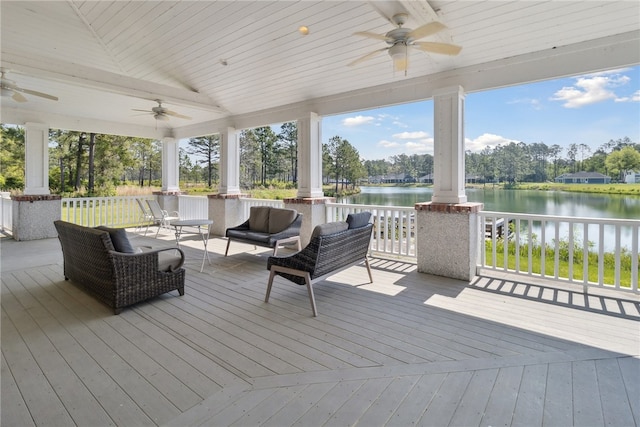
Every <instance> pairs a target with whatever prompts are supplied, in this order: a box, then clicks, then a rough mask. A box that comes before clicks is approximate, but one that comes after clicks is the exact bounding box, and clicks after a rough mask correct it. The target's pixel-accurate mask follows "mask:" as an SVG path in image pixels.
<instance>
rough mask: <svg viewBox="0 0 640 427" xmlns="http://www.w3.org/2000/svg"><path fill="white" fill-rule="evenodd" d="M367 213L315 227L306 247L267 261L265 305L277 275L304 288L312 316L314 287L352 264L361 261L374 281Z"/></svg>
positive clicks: (315, 314)
mask: <svg viewBox="0 0 640 427" xmlns="http://www.w3.org/2000/svg"><path fill="white" fill-rule="evenodd" d="M370 217H371V213H370V212H361V213H358V214H351V215H349V216H348V217H347V221H346V222H330V223H327V224H321V225H318V226H316V227H315V228H314V230H313V233H312V235H311V240H310V242H309V244H308V245H307V246H306V247H305V248H304V249H302V251H300V252H297V253H295V254H293V255H289V256H285V257H276V256H271V257H269V259H268V260H267V269H268V270H270V271H271V272H270V273H269V283H268V285H267V294H266V296H265V299H264V300H265V302H269V294H270V293H271V287H272V285H273V279H274V277H275V276H276V275H278V276H282V277H284V278H285V279H288V280H290V281H292V282H294V283H296V284H298V285H306V286H307V291H308V293H309V299H310V300H311V309H312V310H313V315H314V316H317V315H318V310H317V309H316V301H315V297H314V295H313V284H314V283H316V282H319V281H321V280H324V279H325V278H327V277H328V276H330V275H332V274H335V273H337V272H339V271H340V270H343V269H345V268H348V267H351V266H352V265H355V264H359V263H361V262H363V261H364V263H365V265H366V266H367V272H368V274H369V281H370V283H372V282H373V277H372V276H371V268H370V267H369V260H368V259H367V252H368V251H369V243H370V241H371V233H372V230H373V224H370V223H369V219H370Z"/></svg>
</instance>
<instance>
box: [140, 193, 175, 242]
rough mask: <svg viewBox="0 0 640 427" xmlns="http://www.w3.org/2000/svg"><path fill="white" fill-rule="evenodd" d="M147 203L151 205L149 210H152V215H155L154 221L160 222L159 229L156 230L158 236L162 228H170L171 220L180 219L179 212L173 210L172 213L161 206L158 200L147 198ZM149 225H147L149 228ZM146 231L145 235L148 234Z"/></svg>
mask: <svg viewBox="0 0 640 427" xmlns="http://www.w3.org/2000/svg"><path fill="white" fill-rule="evenodd" d="M147 205H149V210H150V211H151V215H152V216H153V222H154V223H156V224H158V231H157V232H156V237H158V234H159V233H160V229H161V228H166V229H167V230H170V228H169V227H170V226H171V221H177V220H179V219H180V213H179V212H176V211H174V212H171V215H170V214H169V212H167V211H166V210H164V209H162V208H161V207H160V204H159V203H158V202H157V201H156V200H147ZM148 229H149V226H147V230H148ZM146 234H147V233H146V231H145V235H146Z"/></svg>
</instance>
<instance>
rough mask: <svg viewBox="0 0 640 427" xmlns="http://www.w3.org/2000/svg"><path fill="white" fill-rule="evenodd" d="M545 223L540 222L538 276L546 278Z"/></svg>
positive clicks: (543, 221)
mask: <svg viewBox="0 0 640 427" xmlns="http://www.w3.org/2000/svg"><path fill="white" fill-rule="evenodd" d="M546 236H547V221H545V220H544V219H543V220H542V221H540V275H541V276H542V277H546V276H547V237H546Z"/></svg>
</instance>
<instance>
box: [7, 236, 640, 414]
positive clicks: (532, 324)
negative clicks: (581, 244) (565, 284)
mask: <svg viewBox="0 0 640 427" xmlns="http://www.w3.org/2000/svg"><path fill="white" fill-rule="evenodd" d="M0 240H1V242H0V244H1V250H2V266H1V267H2V276H1V277H2V300H1V303H2V304H1V305H2V342H1V346H2V377H1V378H2V382H1V383H2V384H1V385H2V389H1V396H2V407H1V410H2V411H1V412H2V414H1V424H2V426H29V425H39V426H69V425H78V426H108V425H119V426H133V425H142V426H155V425H160V426H164V425H167V426H191V425H207V426H227V425H234V426H257V425H261V426H293V425H297V426H323V425H327V426H344V425H347V426H348V425H360V426H378V425H388V426H407V425H414V424H416V425H434V426H449V425H450V426H500V425H507V426H508V425H513V426H516V425H525V426H542V425H544V426H569V425H576V426H592V425H593V426H600V425H614V426H633V425H639V424H640V359H639V357H638V356H639V355H640V298H638V296H636V295H628V294H611V295H604V294H601V295H589V296H585V295H583V294H582V293H580V289H575V288H572V290H567V289H560V288H556V287H554V286H550V285H544V284H540V283H538V284H532V283H528V284H524V283H521V282H514V281H511V280H509V279H506V278H500V279H491V278H487V277H480V278H478V279H477V280H475V281H474V282H473V283H471V284H469V283H462V282H459V281H455V280H450V279H444V278H440V277H434V276H429V275H424V274H420V273H417V272H416V267H415V265H414V264H411V263H407V262H402V261H390V260H384V259H376V258H374V259H373V260H372V269H373V274H374V284H367V283H366V280H365V278H366V277H367V275H366V271H365V269H364V267H353V268H350V269H348V270H345V271H344V272H342V273H340V274H338V275H335V276H333V277H331V278H329V279H328V280H326V281H325V282H322V283H320V284H318V285H317V286H316V288H315V289H316V299H317V304H318V311H319V317H317V318H314V317H312V315H311V308H310V304H309V301H308V298H307V295H306V290H305V288H304V287H300V286H296V285H293V284H291V283H289V282H286V281H284V280H281V279H280V280H277V281H276V282H275V284H274V289H273V291H272V296H271V300H270V302H269V303H268V304H266V303H264V302H263V299H264V293H265V289H266V280H267V271H266V270H265V264H266V257H267V256H268V251H266V250H263V249H258V250H254V248H253V246H248V245H242V244H235V245H234V244H232V245H231V250H230V256H229V257H227V258H225V257H224V256H222V255H221V254H222V253H224V244H225V243H226V242H225V241H224V240H223V239H211V241H210V246H209V249H210V252H211V257H212V265H210V266H205V269H204V271H203V272H202V273H200V272H199V270H200V260H201V259H202V258H201V256H202V252H201V251H200V250H199V249H200V248H201V247H202V246H201V245H202V243H201V242H198V241H197V240H187V241H186V242H185V244H184V245H183V247H184V248H185V250H186V252H187V255H188V257H189V261H188V262H187V265H186V267H187V286H186V294H185V295H184V296H183V297H179V296H178V295H177V292H174V293H171V294H167V295H164V296H162V297H160V298H156V299H153V300H151V301H148V302H146V303H141V304H138V305H135V306H133V307H130V308H128V309H125V310H123V312H122V313H121V314H120V315H118V316H114V315H112V312H111V310H110V309H109V308H107V307H106V306H104V305H103V304H101V303H99V302H98V301H96V300H95V299H93V298H92V297H91V296H89V295H88V294H86V293H85V292H83V291H82V290H81V289H80V288H79V287H77V286H76V285H74V284H72V283H70V282H65V281H64V278H63V275H62V265H61V255H60V249H59V243H58V242H57V240H56V239H50V240H46V241H38V242H15V241H13V240H9V239H7V238H3V239H0ZM136 240H137V242H138V244H143V243H144V244H151V245H154V246H163V245H170V244H171V243H172V242H171V240H170V238H169V236H165V237H164V238H163V239H159V240H155V239H148V238H143V237H136Z"/></svg>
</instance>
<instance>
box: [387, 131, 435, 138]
mask: <svg viewBox="0 0 640 427" xmlns="http://www.w3.org/2000/svg"><path fill="white" fill-rule="evenodd" d="M392 136H393V137H394V138H397V139H420V138H427V137H428V136H429V134H428V133H427V132H423V131H415V132H400V133H394V134H393V135H392Z"/></svg>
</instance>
